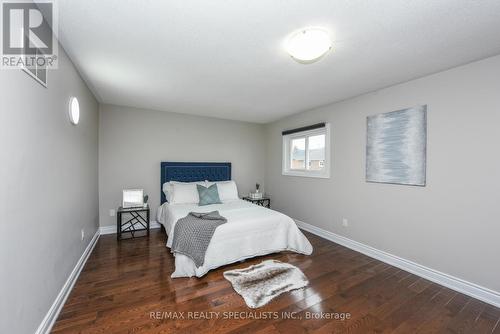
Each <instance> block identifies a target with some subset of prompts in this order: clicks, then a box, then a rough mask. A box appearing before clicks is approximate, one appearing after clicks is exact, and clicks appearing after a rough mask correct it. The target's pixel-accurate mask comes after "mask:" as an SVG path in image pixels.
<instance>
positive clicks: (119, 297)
mask: <svg viewBox="0 0 500 334" xmlns="http://www.w3.org/2000/svg"><path fill="white" fill-rule="evenodd" d="M306 235H307V237H308V238H309V240H310V241H311V243H312V244H313V246H314V253H313V254H312V255H311V256H304V255H298V254H294V253H280V254H272V255H269V256H265V257H260V258H256V259H252V260H248V261H245V262H243V263H238V264H235V265H229V266H226V267H223V268H219V269H218V270H214V271H212V272H210V273H208V274H207V275H206V276H204V277H203V278H201V279H199V278H177V279H171V278H170V274H171V273H172V270H173V266H174V259H173V256H172V255H171V254H170V253H169V251H168V250H167V248H165V234H163V233H162V232H161V231H160V230H154V231H153V232H152V233H151V236H150V238H149V240H148V239H147V238H138V239H135V240H124V241H121V242H117V241H116V236H115V235H105V236H101V238H100V240H99V241H98V243H97V245H96V247H95V249H94V251H93V253H92V254H91V256H90V258H89V259H88V261H87V264H86V265H85V268H84V269H83V271H82V273H81V275H80V277H79V279H78V281H77V283H76V285H75V287H74V289H73V291H72V292H71V295H70V296H69V298H68V300H67V301H66V304H65V306H64V308H63V310H62V312H61V314H60V315H59V318H58V320H57V322H56V324H55V326H54V328H53V333H474V334H478V333H500V324H499V320H500V309H498V308H495V307H493V306H490V305H488V304H485V303H483V302H481V301H478V300H476V299H473V298H470V297H467V296H465V295H462V294H460V293H456V292H454V291H452V290H450V289H447V288H444V287H442V286H440V285H437V284H434V283H432V282H429V281H427V280H425V279H422V278H419V277H417V276H415V275H412V274H409V273H407V272H405V271H403V270H400V269H397V268H395V267H392V266H390V265H387V264H385V263H383V262H380V261H377V260H374V259H372V258H369V257H367V256H364V255H362V254H360V253H357V252H354V251H352V250H349V249H347V248H345V247H342V246H340V245H337V244H334V243H332V242H330V241H327V240H324V239H321V238H319V237H317V236H314V235H311V234H308V233H306ZM271 258H272V259H277V260H280V261H283V262H288V263H291V264H294V265H296V266H298V267H299V268H301V269H302V271H303V272H304V273H305V274H306V276H307V277H308V278H309V280H310V285H309V286H308V287H307V288H305V289H303V290H296V291H293V292H290V293H285V294H283V295H282V296H280V297H278V298H276V299H275V300H274V301H272V302H271V303H269V304H268V305H266V306H264V307H262V308H259V309H257V310H252V309H249V308H247V307H246V305H245V303H244V301H243V299H242V298H241V297H240V296H239V295H238V294H236V293H235V292H234V290H233V289H232V287H231V285H230V283H229V282H228V281H226V280H225V279H224V278H223V276H222V273H223V271H225V270H228V269H229V268H231V269H234V268H243V267H247V266H249V265H251V264H255V263H259V262H260V261H262V260H264V259H271ZM156 312H160V313H156ZM161 312H163V313H161ZM168 312H172V313H168ZM193 312H204V313H193ZM208 312H213V313H208ZM231 312H232V313H231ZM270 312H276V313H270ZM287 312H288V313H287ZM152 313H153V316H152ZM347 313H349V314H350V318H349V319H345V320H340V319H326V318H322V319H321V318H320V319H307V316H308V315H315V316H321V315H323V316H324V317H325V316H328V315H330V316H335V315H337V316H341V315H342V314H344V315H346V314H347ZM266 315H267V316H266ZM287 315H288V317H293V319H285V318H284V316H287ZM182 316H184V319H182ZM237 316H238V317H239V318H236V317H237ZM346 316H347V315H346ZM168 317H170V319H169V318H168ZM176 317H177V319H174V318H176ZM188 317H191V319H189V318H188ZM265 317H267V319H262V318H265ZM193 318H195V319H193Z"/></svg>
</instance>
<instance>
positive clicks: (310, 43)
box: [285, 28, 332, 64]
mask: <svg viewBox="0 0 500 334" xmlns="http://www.w3.org/2000/svg"><path fill="white" fill-rule="evenodd" d="M285 48H286V51H287V52H288V54H289V55H290V56H291V57H292V58H293V59H294V60H295V61H297V62H299V63H301V64H311V63H314V62H316V61H318V60H320V59H321V58H322V57H323V56H324V55H325V54H326V53H327V52H328V51H329V50H330V49H331V48H332V41H331V40H330V35H329V34H328V32H327V31H326V30H324V29H321V28H304V29H300V30H298V31H296V32H294V33H293V34H291V35H290V37H288V40H287V41H286V46H285Z"/></svg>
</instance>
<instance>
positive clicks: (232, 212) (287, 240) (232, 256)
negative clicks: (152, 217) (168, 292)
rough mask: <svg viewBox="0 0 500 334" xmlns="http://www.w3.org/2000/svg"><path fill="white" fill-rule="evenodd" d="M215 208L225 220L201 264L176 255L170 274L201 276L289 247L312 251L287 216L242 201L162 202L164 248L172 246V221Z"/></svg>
mask: <svg viewBox="0 0 500 334" xmlns="http://www.w3.org/2000/svg"><path fill="white" fill-rule="evenodd" d="M213 210H218V211H219V213H220V214H221V215H222V216H224V217H226V218H227V223H226V224H224V225H221V226H219V227H218V228H217V230H216V231H215V233H214V235H213V237H212V241H211V242H210V245H209V246H208V249H207V253H206V255H205V263H204V264H203V266H201V267H199V268H196V266H195V264H194V262H193V261H192V260H191V259H190V258H189V257H187V256H185V255H182V254H175V271H174V273H173V274H172V277H192V276H197V277H201V276H203V275H205V274H206V273H207V272H208V271H209V270H212V269H214V268H217V267H220V266H223V265H226V264H229V263H234V262H238V261H240V260H243V259H247V258H251V257H254V256H259V255H265V254H270V253H275V252H279V251H284V250H289V251H294V252H297V253H301V254H306V255H309V254H311V253H312V250H313V248H312V245H311V243H310V242H309V240H307V238H306V237H305V236H304V235H303V234H302V232H301V231H300V230H299V228H298V227H297V225H296V224H295V222H294V221H293V219H291V218H290V217H288V216H286V215H284V214H282V213H280V212H277V211H274V210H270V209H267V208H264V207H261V206H258V205H255V204H252V203H250V202H247V201H243V200H235V201H231V202H227V203H224V204H213V205H206V206H198V205H196V204H168V203H165V204H163V205H162V206H161V207H160V208H159V210H158V213H157V220H158V222H160V223H161V224H163V226H164V227H165V230H166V231H167V234H168V240H167V247H169V248H170V247H171V246H172V238H173V233H174V227H175V223H176V222H177V221H178V220H179V219H180V218H183V217H185V216H186V215H187V214H188V213H189V212H191V211H194V212H210V211H213Z"/></svg>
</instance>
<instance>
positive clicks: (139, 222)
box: [116, 205, 149, 240]
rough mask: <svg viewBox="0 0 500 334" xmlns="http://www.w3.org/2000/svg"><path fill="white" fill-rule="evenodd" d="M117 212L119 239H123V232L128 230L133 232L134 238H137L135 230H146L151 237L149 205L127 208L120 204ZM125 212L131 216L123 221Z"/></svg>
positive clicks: (117, 233) (117, 234)
mask: <svg viewBox="0 0 500 334" xmlns="http://www.w3.org/2000/svg"><path fill="white" fill-rule="evenodd" d="M116 213H117V215H116V239H117V240H120V239H121V237H122V233H128V232H130V233H131V235H132V238H135V232H139V231H146V235H147V236H148V237H149V205H147V206H145V207H139V208H127V209H124V208H122V207H121V206H120V207H119V208H118V211H117V212H116ZM144 213H145V214H144ZM123 214H127V215H130V216H131V218H130V219H128V220H127V221H126V222H123V221H122V215H123ZM144 216H145V217H144ZM136 226H137V227H136Z"/></svg>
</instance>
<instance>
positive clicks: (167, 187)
mask: <svg viewBox="0 0 500 334" xmlns="http://www.w3.org/2000/svg"><path fill="white" fill-rule="evenodd" d="M174 184H181V185H186V184H194V185H195V188H196V184H201V185H202V186H206V181H196V182H179V181H170V182H165V183H164V184H163V187H162V190H163V193H164V194H165V198H166V199H167V202H169V203H171V204H173V203H172V198H173V192H174V188H173V186H174ZM196 192H198V189H196ZM181 199H182V197H181Z"/></svg>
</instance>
